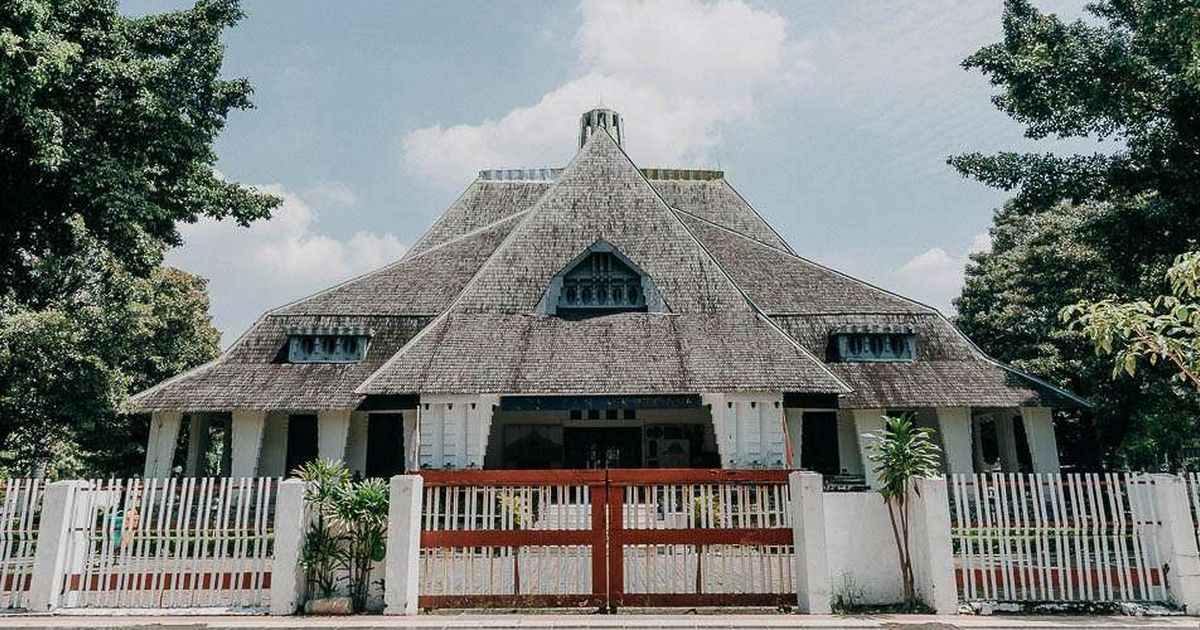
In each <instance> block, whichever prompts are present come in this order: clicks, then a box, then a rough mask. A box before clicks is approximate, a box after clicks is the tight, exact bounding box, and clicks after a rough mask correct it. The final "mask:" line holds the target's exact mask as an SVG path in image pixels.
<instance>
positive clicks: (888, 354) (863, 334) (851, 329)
mask: <svg viewBox="0 0 1200 630" xmlns="http://www.w3.org/2000/svg"><path fill="white" fill-rule="evenodd" d="M830 342H831V343H830V350H831V351H832V355H833V356H832V357H831V358H832V360H834V361H837V362H842V363H854V362H889V361H913V360H915V359H916V358H917V335H916V333H915V332H913V329H912V327H911V326H844V327H842V328H838V329H835V330H834V331H833V332H832V333H830Z"/></svg>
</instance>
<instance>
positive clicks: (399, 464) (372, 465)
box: [365, 413, 404, 479]
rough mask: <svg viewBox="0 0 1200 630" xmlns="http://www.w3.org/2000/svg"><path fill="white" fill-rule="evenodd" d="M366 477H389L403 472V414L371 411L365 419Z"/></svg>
mask: <svg viewBox="0 0 1200 630" xmlns="http://www.w3.org/2000/svg"><path fill="white" fill-rule="evenodd" d="M365 472H366V476H367V477H368V478H383V479H389V478H391V476H392V475H400V474H403V473H404V416H403V414H398V413H373V414H371V415H370V416H369V417H368V419H367V465H366V471H365Z"/></svg>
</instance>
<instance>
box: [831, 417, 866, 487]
mask: <svg viewBox="0 0 1200 630" xmlns="http://www.w3.org/2000/svg"><path fill="white" fill-rule="evenodd" d="M837 437H838V468H841V469H842V470H843V471H845V472H846V474H848V475H861V474H863V461H862V453H861V452H859V450H858V434H857V433H856V432H855V423H854V414H853V413H851V412H850V411H849V410H848V409H839V410H838V412H837Z"/></svg>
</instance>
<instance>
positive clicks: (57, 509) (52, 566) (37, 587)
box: [29, 481, 91, 612]
mask: <svg viewBox="0 0 1200 630" xmlns="http://www.w3.org/2000/svg"><path fill="white" fill-rule="evenodd" d="M88 485H89V484H88V483H87V482H86V481H58V482H55V483H52V484H50V485H49V486H47V487H46V493H45V495H43V496H42V515H41V521H40V524H39V526H38V538H37V549H36V550H35V552H34V557H33V575H32V576H31V577H30V583H29V610H30V612H48V611H51V610H54V609H55V608H57V607H58V604H59V597H60V594H61V593H62V589H63V579H64V578H65V577H66V575H67V574H68V573H75V572H76V571H75V570H74V568H73V567H72V566H71V565H72V560H73V558H71V557H69V556H68V553H67V551H68V548H69V547H70V544H69V543H70V540H71V537H72V536H76V535H78V534H80V533H81V532H77V531H76V530H77V528H76V527H75V526H74V525H75V520H76V495H77V494H78V492H79V491H80V490H82V489H85V488H87V487H88ZM89 516H91V515H89Z"/></svg>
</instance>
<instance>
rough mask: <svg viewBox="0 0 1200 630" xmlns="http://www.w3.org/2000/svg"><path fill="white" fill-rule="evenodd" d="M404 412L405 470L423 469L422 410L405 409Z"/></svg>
mask: <svg viewBox="0 0 1200 630" xmlns="http://www.w3.org/2000/svg"><path fill="white" fill-rule="evenodd" d="M418 407H420V405H418ZM402 414H403V416H404V470H406V471H409V472H415V471H417V470H420V469H421V427H420V417H421V411H420V409H419V408H418V409H405V410H404V411H403V412H402Z"/></svg>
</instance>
